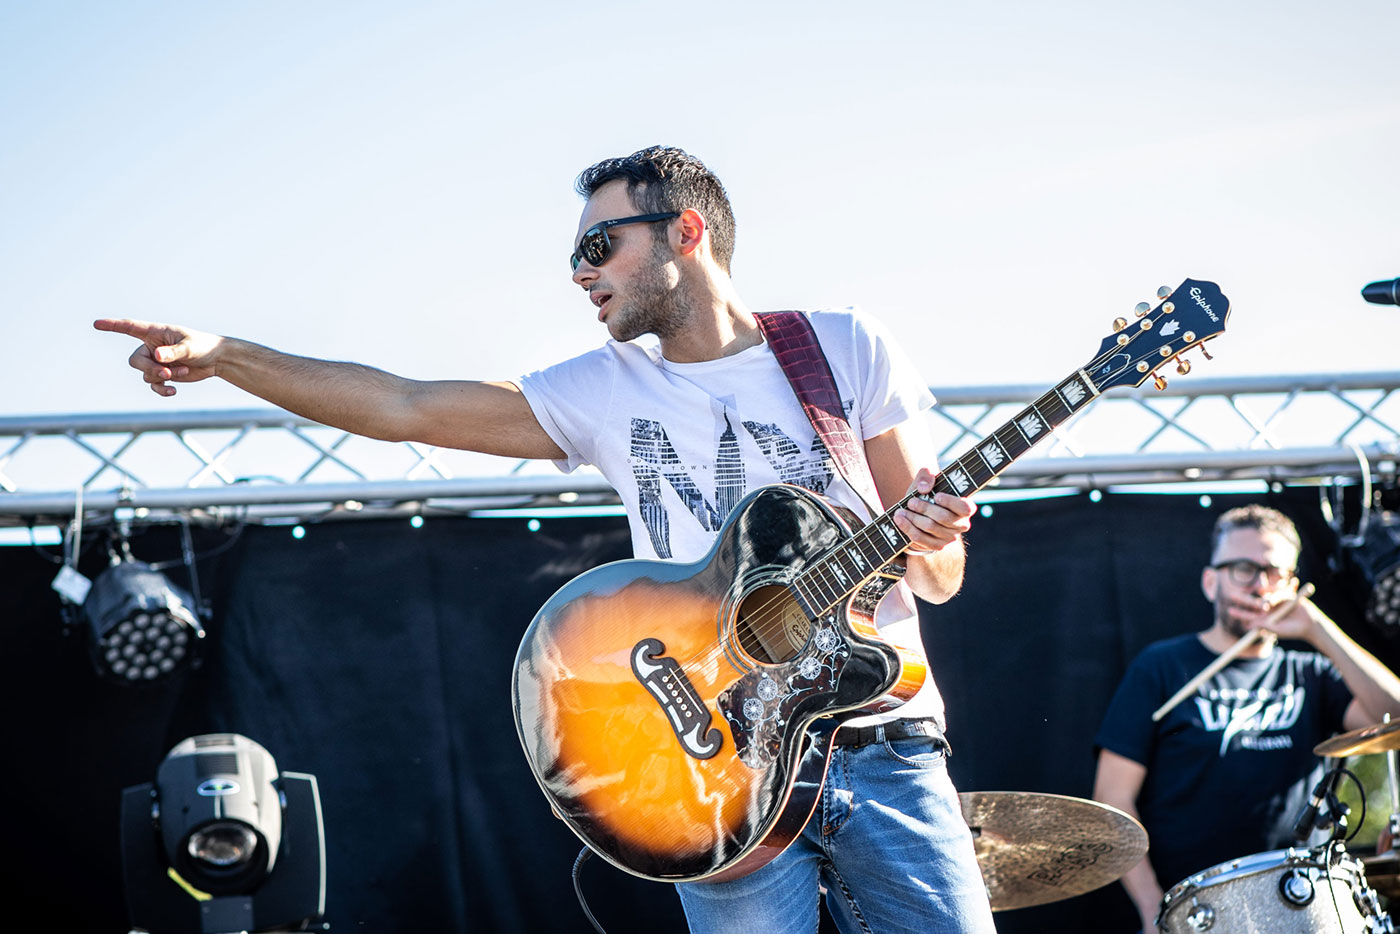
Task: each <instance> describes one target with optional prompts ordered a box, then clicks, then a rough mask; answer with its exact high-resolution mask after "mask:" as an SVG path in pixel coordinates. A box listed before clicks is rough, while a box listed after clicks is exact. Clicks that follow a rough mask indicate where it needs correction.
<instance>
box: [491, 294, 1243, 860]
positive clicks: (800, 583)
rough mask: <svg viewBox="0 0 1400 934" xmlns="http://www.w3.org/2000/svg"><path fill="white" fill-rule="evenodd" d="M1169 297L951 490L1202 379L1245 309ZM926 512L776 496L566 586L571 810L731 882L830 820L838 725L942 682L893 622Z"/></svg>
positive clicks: (523, 684) (601, 839)
mask: <svg viewBox="0 0 1400 934" xmlns="http://www.w3.org/2000/svg"><path fill="white" fill-rule="evenodd" d="M1158 296H1159V298H1160V299H1161V301H1160V302H1159V304H1158V305H1157V306H1156V307H1155V308H1153V307H1151V306H1149V305H1148V304H1147V303H1145V302H1144V303H1141V304H1139V305H1138V308H1137V316H1136V317H1135V319H1133V320H1132V321H1131V322H1129V321H1128V320H1125V319H1123V318H1119V319H1117V320H1116V321H1115V322H1114V333H1113V334H1111V335H1109V336H1108V337H1106V338H1104V340H1103V342H1102V344H1101V346H1100V347H1099V350H1098V353H1097V354H1096V355H1095V356H1094V358H1093V359H1092V360H1091V361H1089V363H1087V364H1086V365H1085V366H1083V367H1081V368H1080V369H1077V370H1075V371H1074V372H1072V373H1070V374H1069V375H1068V376H1067V377H1065V378H1064V379H1063V380H1061V381H1060V382H1059V383H1058V384H1056V385H1055V386H1054V388H1052V389H1050V390H1049V391H1048V392H1046V393H1045V394H1044V395H1042V396H1041V397H1040V398H1039V399H1036V400H1035V402H1033V403H1031V404H1030V405H1028V406H1027V407H1026V408H1025V409H1023V410H1022V411H1021V412H1020V413H1019V414H1017V415H1016V416H1015V417H1013V418H1012V419H1010V420H1009V421H1007V422H1006V423H1005V424H1004V425H1002V426H1001V427H1000V428H997V429H996V430H995V431H993V432H992V433H991V434H989V435H987V437H985V438H983V439H982V440H981V441H979V442H978V443H977V444H976V445H975V446H974V447H973V449H972V450H971V451H969V452H968V453H967V454H964V455H963V456H962V457H960V458H959V459H958V460H956V461H954V462H953V463H951V464H949V465H948V466H947V467H946V468H945V469H944V470H943V471H942V472H941V473H940V474H939V476H938V478H937V481H936V484H935V492H936V491H938V490H942V491H945V492H949V493H954V494H957V495H959V496H966V495H968V494H971V493H973V492H975V491H976V490H979V489H981V488H982V487H984V486H986V485H987V484H988V483H989V482H991V481H992V480H993V479H994V478H995V477H996V476H997V475H998V474H999V473H1001V472H1002V471H1003V470H1005V469H1006V467H1007V465H1008V464H1010V463H1011V462H1012V461H1014V460H1016V458H1018V457H1020V456H1021V455H1023V454H1025V453H1026V452H1027V451H1029V450H1030V449H1031V448H1032V447H1034V446H1035V445H1036V444H1037V443H1038V442H1039V441H1041V440H1042V439H1043V438H1045V437H1046V436H1047V435H1048V434H1049V433H1050V431H1051V430H1052V429H1054V428H1055V427H1056V426H1058V425H1060V424H1062V423H1063V422H1064V421H1065V420H1067V419H1068V418H1070V417H1071V416H1072V415H1074V414H1075V413H1076V412H1078V411H1079V410H1080V409H1082V408H1084V407H1085V406H1087V405H1088V404H1089V403H1090V402H1091V401H1093V400H1094V399H1095V398H1096V397H1098V396H1099V395H1100V394H1101V393H1103V392H1104V391H1105V390H1107V389H1110V388H1112V387H1117V386H1137V385H1140V384H1142V383H1143V382H1145V381H1146V380H1147V379H1148V378H1149V377H1153V378H1155V379H1156V381H1157V386H1158V388H1159V389H1160V388H1163V387H1164V386H1165V381H1164V380H1163V379H1162V378H1161V377H1160V376H1156V373H1155V371H1156V370H1157V369H1159V368H1160V367H1162V366H1163V365H1165V364H1168V363H1175V364H1176V367H1177V370H1178V372H1181V373H1185V372H1186V371H1187V370H1188V369H1189V368H1190V364H1189V362H1188V361H1186V360H1185V359H1183V358H1182V354H1183V353H1185V352H1186V351H1187V350H1190V349H1192V348H1195V347H1199V346H1200V345H1201V344H1202V343H1203V342H1204V341H1206V340H1207V339H1209V338H1212V337H1215V336H1217V335H1218V334H1220V333H1222V332H1223V331H1224V329H1225V320H1226V318H1227V317H1228V315H1229V301H1228V300H1227V299H1226V298H1225V296H1224V295H1222V294H1221V292H1220V290H1219V288H1218V287H1217V286H1216V285H1215V284H1214V283H1211V282H1199V281H1196V280H1192V279H1187V280H1186V281H1185V282H1183V283H1182V284H1181V285H1180V286H1178V287H1177V288H1176V289H1175V290H1174V291H1171V292H1170V293H1168V291H1167V289H1166V288H1165V287H1164V288H1163V289H1161V290H1159V292H1158ZM1201 349H1202V352H1203V353H1204V352H1205V349H1204V348H1201ZM1207 356H1209V355H1208V354H1207ZM911 495H913V494H911ZM930 495H931V494H930ZM907 502H908V497H906V498H905V499H904V500H901V501H900V502H899V503H897V504H895V506H893V507H892V508H891V509H890V510H889V511H888V512H886V513H884V514H883V515H881V516H877V517H876V518H875V519H874V521H872V522H870V523H868V524H861V522H860V521H859V520H858V519H857V518H856V517H855V516H854V515H853V514H851V513H850V512H849V511H847V510H844V509H842V508H839V507H837V506H835V505H833V504H832V503H830V502H828V501H826V500H825V499H823V498H822V497H821V496H818V495H816V494H814V493H811V492H809V491H807V490H803V489H801V488H799V487H795V486H789V485H785V484H777V485H772V486H764V487H760V488H758V489H756V490H753V491H752V492H750V493H749V494H748V495H747V496H745V497H744V498H743V499H742V500H741V501H740V502H739V504H738V506H736V507H735V509H734V511H733V512H732V513H731V514H730V516H729V517H728V518H727V519H726V521H725V523H724V525H723V526H722V527H721V529H720V531H719V533H718V536H717V537H716V539H715V543H714V546H713V547H712V548H711V549H710V551H709V553H708V554H706V555H705V557H703V558H701V559H700V560H699V561H695V562H691V563H682V562H677V561H657V560H642V559H633V560H626V561H616V562H613V563H611V564H605V565H602V566H600V567H597V568H594V569H592V570H590V571H587V572H585V573H583V574H581V575H579V576H578V577H576V578H574V579H573V580H572V581H570V582H569V583H567V584H565V585H564V586H563V587H562V588H560V590H559V591H558V592H557V593H555V594H554V595H553V596H552V597H550V598H549V600H548V601H547V602H546V603H545V604H544V606H543V607H542V608H541V609H540V611H539V612H538V613H537V614H536V615H535V618H534V620H533V621H532V622H531V623H530V626H529V628H528V629H527V630H526V632H525V636H524V639H523V640H522V642H521V644H520V650H519V652H518V654H517V655H516V659H515V671H514V673H513V677H512V682H511V688H512V694H513V702H514V711H515V722H516V728H517V730H518V731H519V734H520V741H521V744H522V745H523V746H524V749H525V756H526V758H527V759H528V760H529V763H530V768H531V770H532V771H533V772H534V775H535V778H536V779H538V781H539V784H540V787H541V788H542V789H543V790H544V793H545V796H546V797H547V798H548V799H549V802H550V805H551V806H552V807H553V809H554V812H555V814H556V815H558V816H559V817H560V818H562V819H563V820H564V822H565V823H566V824H567V825H568V826H569V828H570V829H572V830H573V831H574V833H576V834H577V835H578V836H579V837H580V838H581V839H582V840H583V841H584V843H586V844H587V845H588V846H589V847H590V848H591V849H592V850H593V851H594V852H596V853H597V854H599V855H600V856H602V857H603V858H604V859H606V860H607V861H608V862H610V863H612V864H613V865H615V866H617V867H618V868H620V869H623V870H625V871H627V872H629V873H632V874H634V875H637V876H641V877H642V878H646V879H653V880H658V881H661V880H665V881H672V882H685V881H720V880H724V879H732V878H737V877H739V876H742V875H745V874H747V873H749V872H752V871H753V870H755V869H758V868H759V867H760V866H762V865H764V864H765V863H767V862H769V861H770V860H772V859H773V858H774V857H776V856H777V855H778V854H779V853H781V852H782V851H783V849H784V848H785V847H786V846H787V845H788V844H789V843H790V842H791V841H792V840H793V839H795V837H796V836H797V834H798V833H800V832H801V829H802V827H803V825H804V824H805V823H806V821H807V819H808V817H809V816H810V815H811V813H812V810H813V807H814V806H815V804H816V801H817V799H818V796H819V793H820V789H821V783H822V781H823V779H824V777H825V769H826V762H827V760H828V757H829V754H830V748H831V747H830V741H831V737H832V734H833V733H834V731H835V729H836V727H837V726H839V724H840V721H841V720H842V719H843V718H849V717H850V716H852V715H855V714H857V713H870V712H876V711H882V710H889V709H893V708H895V707H898V706H899V705H900V704H902V703H904V702H906V701H908V700H909V699H910V698H911V697H913V696H914V694H915V693H916V692H917V691H918V690H919V688H920V686H921V685H922V684H923V682H924V679H925V677H926V672H925V669H924V664H923V661H922V659H920V658H918V657H916V656H915V655H914V654H912V653H908V652H905V651H903V650H901V649H900V648H899V647H897V646H895V645H893V644H891V643H889V642H886V641H884V640H882V639H881V638H880V637H879V635H878V633H877V631H876V628H875V624H874V619H875V607H876V605H877V604H878V603H879V601H880V599H881V598H882V597H883V596H884V595H885V593H886V592H887V591H888V590H889V589H890V587H892V586H893V585H894V583H895V582H896V581H897V580H898V579H899V578H900V576H901V573H902V568H903V563H902V556H903V553H904V551H905V549H906V547H907V546H908V539H907V538H906V537H905V536H904V533H903V532H901V531H900V530H899V527H898V526H896V525H895V523H894V520H893V515H894V513H895V511H896V510H897V509H899V508H900V507H901V506H903V505H904V504H905V503H907ZM813 747H815V752H816V753H817V754H816V755H811V756H805V753H806V752H807V751H808V750H809V749H811V748H813ZM804 756H805V761H806V762H807V763H809V764H808V765H805V766H802V767H801V768H799V764H800V763H802V762H803V761H804ZM811 763H817V764H811Z"/></svg>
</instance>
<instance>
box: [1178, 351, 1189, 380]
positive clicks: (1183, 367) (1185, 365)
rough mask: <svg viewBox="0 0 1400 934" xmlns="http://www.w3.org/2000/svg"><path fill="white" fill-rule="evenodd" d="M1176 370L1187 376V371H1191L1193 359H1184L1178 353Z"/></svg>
mask: <svg viewBox="0 0 1400 934" xmlns="http://www.w3.org/2000/svg"><path fill="white" fill-rule="evenodd" d="M1176 371H1177V372H1178V373H1180V374H1181V375H1182V376H1185V375H1186V374H1187V373H1190V372H1191V361H1190V360H1183V359H1181V355H1180V354H1178V355H1177V358H1176Z"/></svg>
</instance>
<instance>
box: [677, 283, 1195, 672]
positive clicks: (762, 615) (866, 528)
mask: <svg viewBox="0 0 1400 934" xmlns="http://www.w3.org/2000/svg"><path fill="white" fill-rule="evenodd" d="M1167 300H1170V299H1165V300H1164V301H1167ZM1159 308H1160V306H1159ZM1146 333H1148V332H1147V331H1144V330H1139V331H1137V332H1136V333H1135V334H1133V335H1132V336H1130V337H1129V339H1128V340H1129V344H1131V343H1132V342H1133V341H1134V340H1135V339H1136V338H1137V337H1138V336H1139V335H1141V334H1146ZM1127 346H1128V345H1117V344H1115V345H1114V346H1113V347H1112V348H1110V349H1109V350H1107V351H1105V352H1104V353H1102V354H1100V355H1099V356H1098V357H1096V358H1095V359H1094V360H1092V361H1090V363H1088V364H1087V365H1086V366H1085V367H1084V369H1086V370H1093V369H1095V368H1097V367H1098V366H1099V365H1101V364H1102V363H1104V362H1105V360H1106V359H1111V358H1112V356H1114V355H1116V354H1118V353H1121V352H1123V350H1124V349H1126V347H1127ZM1186 349H1189V348H1183V351H1182V352H1184V351H1185V350H1186ZM1135 362H1136V361H1133V360H1131V359H1130V361H1129V363H1128V366H1134V365H1135ZM1163 362H1165V358H1164V361H1163ZM1076 375H1077V371H1076V373H1073V374H1071V375H1070V376H1068V377H1066V378H1065V379H1063V380H1061V381H1059V382H1058V383H1056V384H1055V385H1054V386H1053V387H1052V388H1051V389H1050V390H1048V391H1047V392H1046V393H1044V394H1043V395H1042V396H1041V397H1040V398H1039V399H1037V400H1036V401H1035V402H1033V403H1031V404H1030V405H1028V406H1027V407H1026V408H1025V409H1023V410H1022V411H1021V412H1020V413H1018V414H1017V415H1015V416H1013V417H1012V419H1010V420H1008V421H1007V422H1005V423H1003V424H1002V425H1001V426H1000V427H998V428H996V429H995V430H993V431H992V432H991V433H990V434H989V435H987V436H986V437H984V438H983V439H982V440H981V441H979V442H977V444H975V445H973V446H972V448H971V449H970V450H969V451H967V452H966V453H964V454H963V455H962V456H960V457H959V458H957V459H956V460H954V461H953V462H952V463H951V464H949V465H948V467H945V468H944V469H943V470H942V471H940V472H939V475H938V478H937V479H936V480H935V485H937V482H938V480H943V481H944V485H945V486H946V485H948V484H947V481H946V479H945V478H946V476H947V473H948V470H950V469H952V468H953V467H958V466H961V467H962V468H963V469H964V470H965V471H967V472H968V473H969V474H971V473H972V472H973V469H972V468H971V467H970V466H969V465H966V464H963V461H965V460H967V459H968V458H969V457H971V456H973V455H978V456H979V457H981V455H980V454H979V450H980V448H981V447H982V446H983V445H984V444H986V442H987V441H988V440H989V439H990V440H993V441H996V442H997V443H998V445H1000V446H1001V448H1002V450H1004V451H1005V450H1006V442H1004V441H1002V440H1001V439H1000V438H999V437H998V435H999V434H1000V433H1002V432H1003V431H1005V430H1006V429H1007V428H1013V427H1015V426H1016V420H1017V419H1019V418H1021V417H1023V416H1024V415H1025V414H1026V413H1027V412H1035V413H1036V414H1039V415H1041V417H1042V418H1044V417H1045V415H1044V413H1042V412H1041V411H1040V409H1039V406H1040V405H1041V403H1042V402H1043V401H1045V400H1047V399H1048V400H1050V401H1051V402H1058V403H1059V404H1060V405H1062V406H1063V407H1064V408H1065V410H1066V411H1065V412H1064V414H1063V417H1061V418H1060V419H1059V420H1053V417H1052V418H1051V421H1052V429H1053V428H1054V427H1058V426H1059V425H1060V424H1062V423H1063V422H1064V421H1067V420H1068V418H1069V417H1070V416H1071V415H1073V414H1074V413H1075V412H1076V411H1078V409H1076V408H1074V407H1073V405H1072V404H1069V403H1066V402H1064V400H1063V399H1062V398H1061V397H1059V390H1060V387H1061V386H1063V385H1065V384H1066V383H1067V382H1069V381H1070V380H1072V379H1074V378H1075V376H1076ZM1145 379H1146V377H1144V380H1145ZM1093 398H1094V397H1093V396H1091V397H1090V398H1089V401H1092V399H1093ZM1087 404H1088V402H1087V401H1086V403H1085V406H1087ZM1085 406H1080V408H1083V407H1085ZM1017 433H1018V434H1023V433H1021V432H1020V430H1019V429H1017ZM1045 434H1046V435H1048V434H1049V432H1046V433H1045ZM1042 440H1043V437H1042ZM1027 441H1028V443H1027V444H1026V447H1025V449H1024V450H1022V451H1021V452H1020V453H1018V454H1017V455H1015V456H1014V457H1011V458H1009V459H1008V460H1007V461H1006V463H1005V464H1003V465H1001V467H1002V469H1004V467H1005V466H1006V465H1009V464H1010V463H1011V462H1012V461H1014V460H1016V459H1017V458H1019V457H1021V456H1023V455H1024V454H1026V453H1027V452H1029V451H1030V450H1031V449H1033V448H1034V447H1035V446H1036V444H1038V443H1039V442H1038V441H1037V442H1029V439H1027ZM982 459H983V460H984V462H985V458H982ZM987 470H988V476H987V477H986V479H985V480H983V481H981V482H980V483H978V484H977V485H976V486H975V487H974V490H973V492H976V491H977V490H980V489H982V488H983V487H985V486H986V484H987V483H988V482H990V481H991V480H992V479H993V478H995V477H996V476H997V475H998V473H999V472H1000V471H999V470H998V469H997V468H994V467H992V466H991V465H990V464H988V465H987ZM979 472H980V471H979ZM916 495H918V494H916V493H912V492H911V493H910V494H907V495H906V496H904V497H903V498H902V499H901V500H900V501H899V502H898V503H896V504H895V505H894V506H892V507H890V508H889V509H888V510H886V512H884V513H883V514H881V515H880V516H878V517H875V518H874V519H872V520H871V521H870V522H869V523H867V524H865V525H862V526H860V527H859V528H857V529H855V530H854V531H853V532H852V534H851V535H850V536H849V537H848V538H845V539H842V540H841V541H840V542H838V543H836V544H835V545H833V546H832V547H830V548H829V549H827V550H826V551H825V552H823V553H822V554H820V555H818V556H817V557H815V558H813V559H812V560H811V561H810V562H808V564H807V565H806V566H804V568H803V570H802V571H799V572H798V573H797V574H796V575H794V577H793V578H792V579H791V580H790V581H789V582H788V584H787V585H785V586H783V587H782V591H783V592H782V593H780V594H778V595H777V596H774V597H772V598H770V599H769V600H768V601H767V602H766V603H764V604H761V605H760V606H758V607H757V608H755V609H754V610H753V611H752V612H750V613H748V614H745V616H744V623H745V624H746V628H747V629H748V630H749V632H750V633H751V634H752V635H753V636H754V638H757V639H758V640H759V641H760V642H766V641H767V640H769V639H771V638H772V637H774V636H776V635H778V634H780V633H781V631H782V629H783V621H784V619H785V618H786V617H787V616H788V615H789V614H788V612H786V610H787V608H788V607H790V606H791V605H792V601H791V600H790V599H789V595H790V594H793V593H796V596H797V597H798V599H799V600H802V601H803V602H809V601H808V600H807V598H805V597H804V595H803V594H802V593H801V591H800V590H798V589H796V586H797V585H798V583H799V582H800V581H801V580H802V579H803V578H804V577H807V576H808V575H810V574H812V573H813V572H821V573H825V569H826V566H827V565H829V564H832V563H834V562H836V561H837V558H838V555H839V553H840V552H841V551H842V550H843V549H844V548H846V547H847V546H849V545H851V544H852V543H853V542H855V540H856V539H859V538H867V539H873V535H872V534H871V533H872V531H874V530H875V529H877V528H879V527H880V524H881V523H888V525H889V526H890V527H893V528H895V529H896V530H898V533H899V536H900V538H901V539H902V540H903V544H902V545H901V546H900V547H899V548H898V549H897V550H896V551H895V553H894V554H893V555H891V556H890V557H889V558H886V559H884V560H883V561H882V562H880V564H879V565H877V566H875V569H874V571H873V572H871V573H865V574H862V575H860V577H859V581H860V583H858V584H857V585H855V586H854V587H846V586H843V587H841V588H840V589H839V591H838V595H837V596H836V597H835V599H833V600H830V601H829V602H827V603H826V604H825V605H823V606H811V605H809V606H808V609H810V610H812V611H813V616H815V617H816V618H818V619H819V618H820V617H821V616H823V615H824V614H826V613H827V612H828V611H829V610H830V609H831V608H832V607H834V606H837V605H839V604H840V603H842V602H843V601H844V600H846V599H849V598H850V597H852V596H854V595H855V594H857V593H859V591H860V590H861V589H862V588H864V587H865V586H868V584H869V582H870V581H871V580H872V579H873V578H875V577H878V576H879V572H880V570H881V569H883V568H884V567H887V566H888V565H889V564H890V562H892V561H893V560H894V559H895V558H897V557H898V556H899V555H900V554H902V553H904V552H905V551H907V550H908V548H909V545H910V544H912V542H910V541H909V539H908V536H907V535H906V534H905V533H904V531H903V530H902V529H899V528H898V526H897V525H894V520H893V515H894V513H895V512H896V511H897V510H899V509H901V508H903V507H904V506H906V505H907V504H908V502H909V501H910V500H911V499H913V498H914V497H915V496H916ZM866 564H867V567H869V566H870V565H869V562H867V563H866ZM798 607H799V609H801V605H800V604H799V605H798ZM802 616H803V618H804V619H805V620H806V621H807V622H808V623H812V622H815V619H813V618H812V617H809V616H808V615H807V614H806V613H803V614H802ZM734 642H739V644H738V646H737V647H738V649H739V650H740V651H741V652H743V654H744V655H748V656H750V657H751V655H752V653H750V652H748V651H747V650H745V649H744V647H743V644H742V642H741V641H739V635H738V617H737V612H736V614H735V625H734V626H733V627H730V626H726V627H725V632H724V633H722V635H721V638H720V639H719V640H718V641H717V642H716V643H714V644H712V645H710V646H708V647H707V648H706V649H704V650H702V651H701V652H700V653H698V654H697V655H693V656H691V657H690V658H688V659H685V660H684V662H683V664H685V665H687V666H688V665H692V664H694V663H696V662H709V661H711V660H713V659H717V658H718V657H719V656H721V655H726V654H728V651H729V648H730V646H731V645H732V644H733V643H734ZM786 660H788V659H783V661H786ZM760 664H762V663H760Z"/></svg>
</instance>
